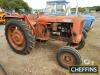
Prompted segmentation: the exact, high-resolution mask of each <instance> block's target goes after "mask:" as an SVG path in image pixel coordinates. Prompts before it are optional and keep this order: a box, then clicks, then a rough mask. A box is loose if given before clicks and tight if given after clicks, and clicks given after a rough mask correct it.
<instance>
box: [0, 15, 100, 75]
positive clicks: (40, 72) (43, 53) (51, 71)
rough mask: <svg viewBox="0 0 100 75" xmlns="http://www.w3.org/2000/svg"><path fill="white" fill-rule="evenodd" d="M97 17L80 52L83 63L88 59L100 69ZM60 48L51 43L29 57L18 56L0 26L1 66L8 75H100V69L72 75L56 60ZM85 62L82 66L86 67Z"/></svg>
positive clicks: (98, 18) (99, 36)
mask: <svg viewBox="0 0 100 75" xmlns="http://www.w3.org/2000/svg"><path fill="white" fill-rule="evenodd" d="M94 15H95V14H94ZM95 17H96V19H95V22H94V27H93V29H92V30H91V31H90V32H89V33H88V38H87V39H86V45H85V47H84V48H83V49H82V50H80V51H79V52H80V55H81V57H82V60H83V61H84V60H85V59H88V60H90V61H91V62H92V61H93V63H91V64H90V65H93V64H94V65H97V66H99V67H100V14H96V15H95ZM59 47H60V46H58V45H57V44H53V43H49V44H45V45H40V46H38V47H36V48H35V49H33V50H32V52H31V53H30V54H29V55H26V56H22V55H18V54H16V53H14V52H13V51H12V49H11V48H10V47H9V45H8V43H7V42H6V39H5V35H4V25H1V26H0V64H2V65H3V67H4V68H5V70H6V71H7V73H8V75H100V68H99V73H96V74H70V73H69V71H68V70H66V69H63V68H61V67H60V66H59V65H58V63H57V62H56V59H55V53H56V50H57V49H58V48H59ZM83 61H82V64H83V65H85V64H84V62H83Z"/></svg>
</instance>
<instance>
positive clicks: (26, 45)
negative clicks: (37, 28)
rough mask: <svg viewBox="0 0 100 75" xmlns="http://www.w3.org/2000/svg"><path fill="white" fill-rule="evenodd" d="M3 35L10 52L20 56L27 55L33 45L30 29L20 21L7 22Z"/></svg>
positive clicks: (33, 39) (33, 40)
mask: <svg viewBox="0 0 100 75" xmlns="http://www.w3.org/2000/svg"><path fill="white" fill-rule="evenodd" d="M5 35H6V40H7V42H8V44H9V45H10V47H11V48H12V50H13V51H14V52H16V53H18V54H21V55H26V54H29V53H30V51H31V50H32V48H33V46H34V44H35V38H34V36H33V35H32V31H31V29H29V27H28V25H26V24H25V23H24V22H23V21H21V20H15V19H13V20H12V19H11V20H9V21H7V23H6V27H5Z"/></svg>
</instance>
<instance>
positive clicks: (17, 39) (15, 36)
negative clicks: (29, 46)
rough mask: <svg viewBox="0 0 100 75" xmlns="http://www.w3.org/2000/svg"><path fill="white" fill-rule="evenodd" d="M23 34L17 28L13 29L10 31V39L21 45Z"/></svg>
mask: <svg viewBox="0 0 100 75" xmlns="http://www.w3.org/2000/svg"><path fill="white" fill-rule="evenodd" d="M23 39H24V38H23V35H22V33H21V32H20V31H19V30H17V29H16V30H14V32H13V33H12V41H13V42H14V43H15V44H16V45H21V44H23V41H24V40H23Z"/></svg>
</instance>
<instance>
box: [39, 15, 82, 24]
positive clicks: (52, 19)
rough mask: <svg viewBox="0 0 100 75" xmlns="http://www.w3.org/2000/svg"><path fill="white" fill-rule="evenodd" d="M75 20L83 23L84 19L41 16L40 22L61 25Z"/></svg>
mask: <svg viewBox="0 0 100 75" xmlns="http://www.w3.org/2000/svg"><path fill="white" fill-rule="evenodd" d="M75 20H79V21H82V17H80V16H39V18H38V22H45V23H48V22H51V23H53V22H54V23H59V22H60V23H61V22H72V23H74V22H75Z"/></svg>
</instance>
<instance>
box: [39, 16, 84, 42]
mask: <svg viewBox="0 0 100 75" xmlns="http://www.w3.org/2000/svg"><path fill="white" fill-rule="evenodd" d="M37 23H38V25H44V26H45V25H47V24H48V23H72V24H73V27H72V32H73V33H75V34H76V35H77V36H74V37H73V40H74V42H76V43H78V42H79V41H81V38H82V30H83V18H82V17H81V16H40V17H39V18H38V19H37ZM75 40H76V41H75ZM77 40H78V41H77Z"/></svg>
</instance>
